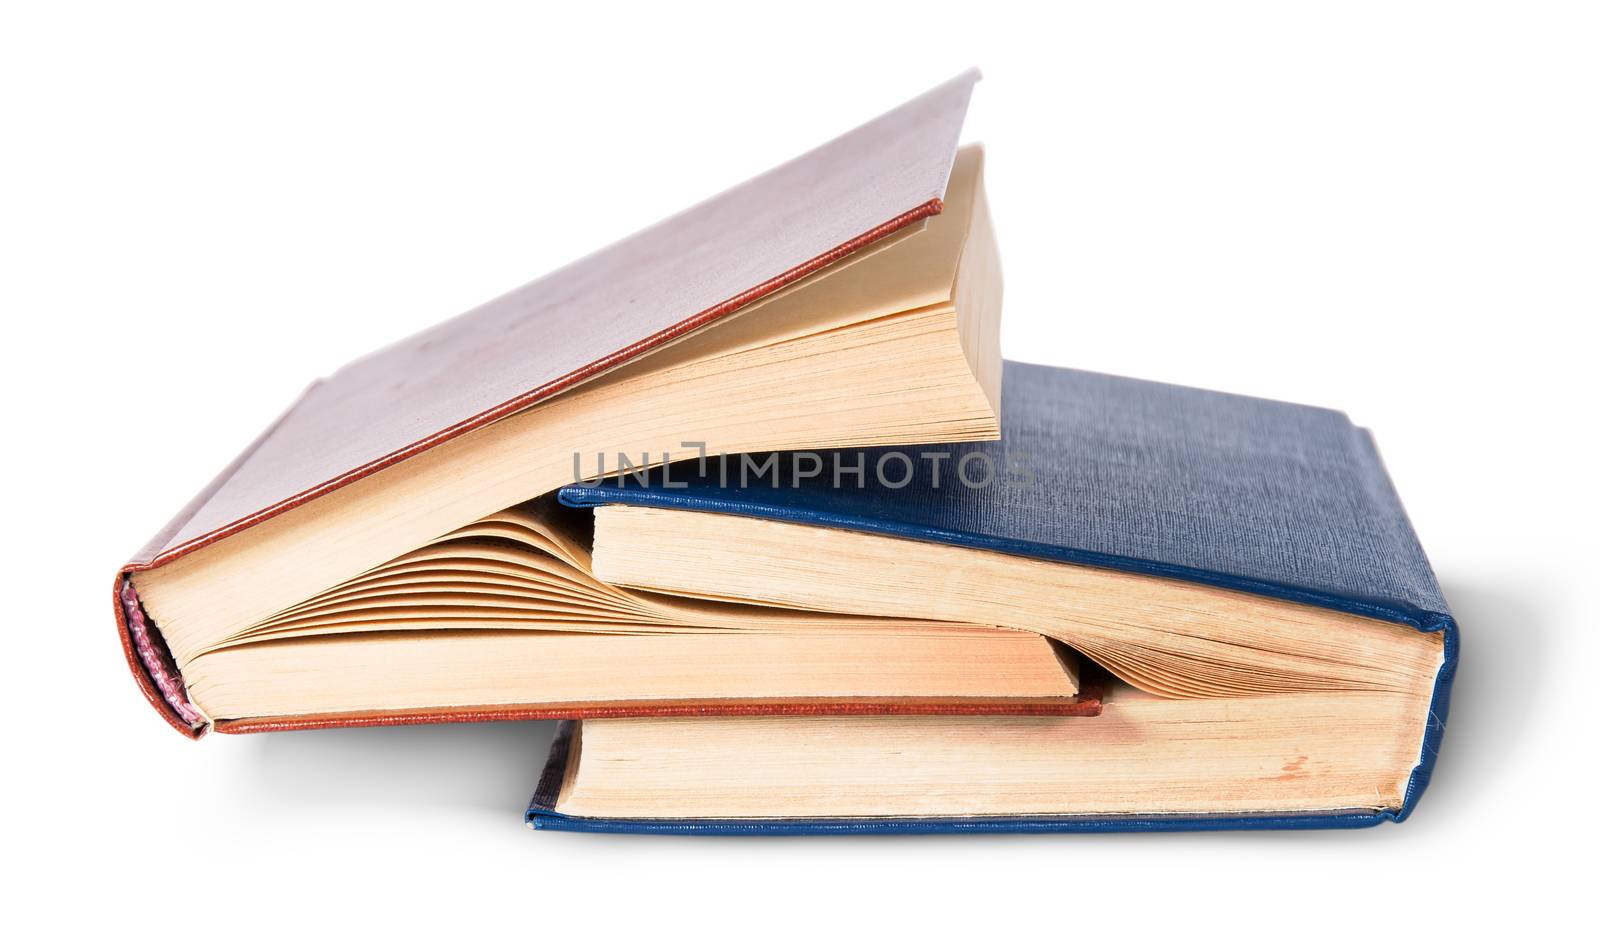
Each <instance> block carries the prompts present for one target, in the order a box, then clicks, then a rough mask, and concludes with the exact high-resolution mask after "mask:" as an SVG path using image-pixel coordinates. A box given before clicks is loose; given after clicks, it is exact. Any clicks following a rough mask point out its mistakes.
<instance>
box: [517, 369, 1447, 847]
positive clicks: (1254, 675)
mask: <svg viewBox="0 0 1600 931" xmlns="http://www.w3.org/2000/svg"><path fill="white" fill-rule="evenodd" d="M1003 396H1004V398H1005V409H1004V413H1003V429H1002V438H1001V439H1000V440H998V441H994V442H970V443H958V444H950V445H941V446H935V447H910V446H905V447H883V448H876V449H871V450H823V451H811V452H789V453H785V454H783V455H781V456H775V457H768V458H769V459H770V460H771V461H770V462H769V461H766V460H765V459H761V458H759V457H757V459H758V461H757V464H756V465H754V466H753V465H751V463H750V462H749V461H747V460H749V459H751V458H752V457H747V456H735V457H720V458H718V459H715V460H705V461H700V462H680V463H676V464H673V465H672V466H670V467H669V468H666V469H657V470H655V471H653V472H644V473H639V474H632V475H623V476H619V477H616V478H613V479H611V480H607V481H604V482H599V483H592V484H590V483H583V484H574V485H571V486H568V487H567V488H564V489H563V490H562V491H561V493H560V497H561V500H562V501H563V502H565V503H567V504H569V505H572V506H580V507H591V508H594V509H595V518H594V528H593V550H592V552H593V557H592V558H593V562H592V566H593V571H594V574H595V575H596V576H597V577H598V578H599V579H601V580H602V581H604V582H606V583H608V584H614V585H618V586H625V587H627V588H629V589H630V590H636V591H647V592H656V593H663V594H671V595H673V596H693V597H697V598H705V599H720V600H726V601H729V602H732V603H737V604H748V605H761V606H769V607H778V606H781V607H785V608H789V609H794V610H803V611H820V612H842V613H851V614H878V615H882V616H886V617H897V618H903V619H908V620H909V619H914V618H915V619H925V620H930V621H944V622H951V623H970V624H985V625H993V626H997V627H1006V628H1011V629H1014V630H1020V631H1026V632H1030V633H1035V634H1039V635H1042V636H1046V637H1049V638H1051V639H1053V640H1055V641H1057V642H1060V643H1062V644H1064V645H1066V646H1067V647H1069V648H1070V649H1072V650H1073V651H1075V652H1077V653H1078V654H1081V656H1082V657H1084V658H1085V661H1084V664H1083V667H1082V669H1083V671H1082V673H1081V674H1082V675H1083V676H1084V678H1085V680H1097V681H1098V682H1100V683H1101V693H1100V697H1101V708H1100V714H1099V715H1098V716H1094V717H1077V718H1066V717H1056V718H1043V717H1041V718H1031V719H1030V718H1025V717H1021V716H992V717H978V718H954V717H948V716H947V717H938V716H916V717H907V718H886V717H875V716H862V717H854V718H848V719H846V718H841V717H837V716H832V717H830V716H819V717H812V718H805V719H793V720H775V719H772V718H769V717H759V716H735V717H729V718H726V719H717V720H711V719H695V720H681V721H676V720H653V719H652V720H646V719H633V720H617V721H609V720H608V721H586V722H583V723H581V724H578V725H575V726H572V727H569V728H567V729H566V731H565V733H566V734H567V738H566V739H565V740H564V741H563V742H561V743H560V744H559V745H558V746H557V747H556V748H555V750H554V753H553V755H552V758H551V766H550V768H549V771H548V776H549V778H547V779H546V780H544V781H543V782H542V783H541V785H542V788H541V790H540V792H539V794H538V795H537V796H536V797H535V799H534V802H533V804H532V805H531V806H530V810H529V818H530V820H531V821H532V822H533V823H534V824H535V826H538V827H548V828H560V829H572V830H603V831H609V830H637V831H667V832H733V833H743V832H759V831H775V832H813V831H815V832H834V831H913V832H916V831H933V830H950V831H968V830H1016V831H1036V830H1113V829H1115V830H1150V829H1176V828H1220V827H1320V826H1335V825H1343V826H1355V825H1364V824H1372V823H1376V822H1378V821H1382V820H1390V819H1393V820H1398V819H1401V818H1404V817H1406V815H1407V814H1409V812H1410V811H1411V810H1412V809H1413V808H1414V806H1415V805H1416V803H1417V799H1418V798H1419V796H1420V795H1421V794H1422V791H1423V789H1424V788H1425V787H1426V785H1427V783H1428V779H1429V775H1430V773H1431V770H1432V767H1433V764H1434V760H1435V758H1436V755H1437V752H1438V748H1439V744H1440V740H1441V738H1442V734H1443V728H1444V722H1445V718H1446V714H1447V710H1448V705H1449V687H1450V682H1451V679H1452V676H1453V674H1454V670H1455V665H1456V661H1457V653H1458V650H1459V644H1458V633H1457V630H1456V625H1455V623H1454V621H1453V620H1452V619H1451V617H1450V614H1449V609H1448V607H1447V605H1446V604H1445V601H1444V598H1443V596H1442V594H1441V593H1440V591H1439V587H1438V584H1437V582H1436V580H1435V578H1434V575H1433V572H1432V570H1431V568H1430V567H1429V564H1428V561H1427V558H1426V556H1425V554H1424V553H1423V550H1422V548H1421V545H1420V544H1419V543H1418V541H1417V538H1416V535H1415V533H1414V532H1413V530H1412V528H1411V525H1410V522H1409V520H1408V519H1407V517H1406V514H1405V511H1404V509H1403V508H1402V506H1401V504H1400V500H1399V498H1398V496H1397V495H1396V493H1395V490H1394V488H1393V486H1392V484H1391V483H1390V480H1389V478H1388V475H1387V473H1386V471H1385V469H1384V467H1383V464H1382V462H1381V460H1380V459H1379V457H1378V453H1377V450H1376V447H1375V446H1374V444H1373V440H1372V437H1371V435H1370V433H1369V432H1368V431H1366V430H1363V429H1360V428H1358V427H1356V426H1354V425H1352V424H1351V423H1350V421H1349V419H1348V418H1346V417H1345V416H1344V415H1343V414H1340V413H1338V412H1335V411H1330V410H1324V409H1319V408H1313V407H1306V406H1301V405H1295V404H1287V403H1281V402H1275V401H1266V400H1260V399H1255V398H1248V397H1241V396H1236V395H1229V394H1223V393H1219V392H1212V391H1204V390H1199V389H1194V388H1184V387H1178V386H1173V385H1166V384H1160V383H1156V382H1149V381H1140V380H1136V379H1129V378H1120V377H1114V376H1109V375H1097V374H1091V373H1086V372H1077V371H1071V370H1066V369H1054V368H1048V367H1044V366H1034V365H1024V364H1018V363H1006V365H1005V369H1004V388H1003Z"/></svg>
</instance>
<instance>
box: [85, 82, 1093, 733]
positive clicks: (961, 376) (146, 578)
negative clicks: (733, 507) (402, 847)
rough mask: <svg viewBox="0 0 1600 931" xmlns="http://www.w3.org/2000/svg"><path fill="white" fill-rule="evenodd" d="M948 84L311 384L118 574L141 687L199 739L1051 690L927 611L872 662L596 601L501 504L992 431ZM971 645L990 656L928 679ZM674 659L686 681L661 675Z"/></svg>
mask: <svg viewBox="0 0 1600 931" xmlns="http://www.w3.org/2000/svg"><path fill="white" fill-rule="evenodd" d="M975 80H976V75H975V74H967V75H963V76H961V77H959V78H956V79H955V80H953V81H951V82H949V83H947V84H945V85H942V86H940V87H938V88H935V89H934V90H932V91H930V92H928V93H927V94H925V95H923V96H921V97H919V98H917V99H915V100H913V101H911V102H910V103H907V104H905V105H904V106H902V107H900V108H898V109H896V110H894V111H891V112H890V113H888V114H886V115H884V116H882V117H880V118H878V119H876V120H874V121H872V122H870V123H868V124H866V125H864V126H862V127H860V128H859V129H856V130H854V131H853V132H850V133H848V134H846V135H845V136H843V137H841V138H839V139H836V140H834V141H833V142H830V143H828V144H826V145H824V146H822V147H820V148H818V149H816V150H814V151H812V152H810V153H808V154H806V155H803V156H801V157H799V158H798V159H795V160H794V161H792V162H789V163H787V164H785V165H783V166H781V167H779V168H777V169H774V170H773V171H771V172H769V173H767V174H764V175H762V176H760V177H758V178H756V179H754V180H751V181H749V182H747V183H745V184H743V185H740V186H739V187H736V188H734V189H732V190H730V191H729V192H727V193H725V194H723V195H720V196H719V197H716V198H714V199H712V200H711V201H708V202H706V203H704V204H702V205H700V206H698V207H695V208H692V209H690V210H688V211H686V212H684V213H681V214H679V215H677V216H675V217H673V218H671V219H669V220H666V221H664V222H663V223H661V224H659V225H657V226H654V227H651V228H650V229H648V230H645V231H644V232H642V233H639V234H637V235H636V236H633V237H631V238H629V239H626V240H624V241H623V242H620V243H618V244H616V245H615V246H612V247H610V248H608V249H605V250H603V251H601V252H599V253H596V254H595V255H593V256H591V257H590V258H587V259H584V260H582V261H580V262H578V263H576V264H574V265H571V266H568V267H566V268H564V269H561V270H560V271H557V272H554V273H552V274H550V275H548V276H546V277H544V278H541V279H539V280H538V281H535V282H534V283H532V284H530V285H527V286H525V287H523V288H521V289H518V290H516V291H514V292H511V293H510V294H507V295H505V296H504V297H501V298H499V299H497V300H495V301H492V302H490V303H489V304H487V305H485V306H483V307H480V308H478V309H477V310H474V311H472V312H470V313H467V314H465V315H463V316H460V317H457V318H455V319H453V320H450V321H448V322H446V323H443V324H441V325H439V326H437V327H435V328H433V329H430V330H428V331H426V332H423V333H420V334H417V335H416V336H415V337H413V338H411V339H408V340H405V341H403V342H401V343H399V344H397V345H394V346H391V347H389V348H387V349H384V350H382V351H380V352H377V353H375V354H373V355H370V356H367V357H365V358H363V359H361V360H358V361H356V362H353V363H351V364H350V365H349V366H347V367H345V368H343V369H341V370H340V371H339V372H337V373H335V374H334V375H333V376H331V377H329V378H327V379H325V380H322V381H319V382H317V383H315V384H314V385H312V387H311V388H310V389H309V390H308V391H307V392H306V394H305V395H304V396H303V397H302V398H301V399H300V400H299V401H298V402H297V403H296V404H295V405H294V406H293V407H292V408H291V409H290V410H289V411H288V412H287V413H286V414H284V415H283V417H282V418H281V419H280V420H279V421H278V422H277V423H276V424H274V425H273V426H271V427H270V428H268V429H267V431H266V432H265V433H263V434H262V436H261V438H260V439H259V440H257V441H256V442H255V443H254V444H253V445H252V446H251V447H250V448H249V449H247V450H246V451H245V452H244V453H242V454H241V455H240V456H239V457H238V458H237V459H236V461H235V462H234V463H233V464H232V465H231V466H229V467H228V469H227V470H226V471H225V472H224V473H223V474H222V475H220V476H219V477H218V478H217V479H216V480H215V481H214V482H213V483H212V484H211V485H210V486H209V487H207V488H206V489H205V490H204V491H202V492H201V493H200V494H199V495H198V496H197V497H196V498H195V500H194V501H193V502H191V503H190V504H189V505H188V506H187V507H185V508H184V509H183V510H182V511H181V512H180V513H179V515H178V516H177V517H175V518H174V519H173V520H172V521H171V522H170V523H169V524H168V526H167V527H166V528H164V529H163V530H162V531H160V532H159V533H158V534H157V535H156V536H155V538H154V539H152V540H151V542H150V543H149V544H148V545H147V546H146V547H144V548H143V549H142V550H141V551H140V552H139V553H138V554H137V555H136V556H135V557H134V558H132V559H131V560H130V561H129V562H128V563H127V564H126V565H125V566H123V567H122V569H121V570H119V571H118V573H117V576H116V584H115V592H114V599H113V600H114V604H115V610H116V615H117V627H118V631H119V634H120V635H121V637H122V640H123V644H124V647H125V650H126V653H127V656H128V661H129V664H130V667H131V669H132V670H133V673H134V675H135V677H136V678H137V679H138V681H139V683H140V685H141V687H142V689H143V690H144V692H145V695H146V696H147V698H148V699H149V700H150V701H151V702H152V704H154V706H155V707H156V708H157V710H158V711H160V713H161V714H162V715H163V717H165V718H166V720H167V721H168V722H169V723H171V724H172V725H173V726H174V727H176V728H178V729H179V730H181V731H183V732H185V733H189V734H195V735H198V734H202V733H204V732H205V731H207V730H208V729H212V728H215V729H217V730H247V729H261V728H286V727H307V726H321V725H328V724H361V723H392V722H397V721H436V720H453V719H471V718H483V717H518V716H523V717H525V716H540V715H552V714H560V715H572V714H581V713H584V712H585V711H586V710H592V711H594V712H595V713H612V712H614V711H615V709H616V708H618V707H619V706H626V707H627V708H629V709H630V710H631V712H632V713H644V712H646V711H649V710H651V709H655V710H657V711H663V712H664V711H681V710H683V709H685V708H692V707H698V708H704V709H711V710H715V709H716V708H719V707H720V708H730V707H745V708H747V709H749V708H763V709H768V710H771V709H773V708H775V707H777V706H778V705H786V706H792V707H793V708H795V709H803V710H810V711H816V710H826V709H827V708H829V707H832V708H834V709H835V710H846V711H848V710H852V708H853V709H854V710H860V709H862V708H882V707H888V706H895V707H899V706H904V707H920V708H924V709H926V708H950V709H952V710H959V709H960V708H962V707H965V705H964V704H963V703H964V702H966V701H967V700H968V699H972V700H977V699H980V698H981V699H983V700H985V701H987V700H990V699H995V698H1000V699H1007V700H1012V699H1014V700H1016V701H1017V702H1020V703H1021V704H1022V705H1026V704H1027V703H1028V702H1031V701H1034V700H1036V699H1047V700H1048V701H1050V702H1057V703H1059V702H1060V700H1062V699H1066V700H1068V703H1069V704H1070V703H1071V702H1070V699H1071V697H1072V692H1073V690H1074V688H1075V686H1074V685H1073V684H1072V682H1071V678H1070V671H1069V670H1066V669H1065V667H1063V666H1062V664H1061V662H1060V661H1059V659H1058V658H1057V654H1056V652H1055V650H1054V649H1053V648H1052V647H1051V646H1050V644H1048V643H1046V642H1045V640H1044V638H1041V637H1039V636H1038V635H1031V634H1029V635H1023V634H1018V633H1017V632H1015V631H998V630H988V631H983V630H974V629H970V628H969V629H961V630H957V629H954V626H952V625H946V626H947V627H950V628H951V629H949V630H939V631H935V630H933V629H932V628H928V627H922V628H919V631H918V632H916V633H914V634H912V635H911V636H910V637H909V638H901V639H897V640H894V641H893V644H894V645H891V641H890V640H889V639H886V638H891V637H899V635H900V634H901V633H902V632H903V631H902V628H903V627H904V625H903V624H899V623H886V622H885V621H884V620H883V619H879V618H872V617H865V618H860V619H856V620H854V621H844V622H839V623H833V622H828V623H821V624H818V625H815V626H813V627H811V628H807V629H804V630H800V631H793V630H789V629H787V628H785V629H783V630H775V629H773V627H774V625H773V624H772V623H771V622H770V618H769V617H768V614H767V613H766V612H763V611H760V610H748V609H742V608H730V607H727V606H722V607H706V606H703V605H699V606H697V605H694V604H684V603H683V602H682V601H681V600H678V599H660V598H650V597H647V596H643V595H638V594H629V593H620V592H618V591H617V590H616V589H615V588H614V587H608V586H606V585H604V584H600V583H597V582H595V580H593V579H592V578H590V577H589V576H588V575H587V572H586V566H585V565H584V560H585V559H586V556H584V555H583V554H582V553H581V550H582V546H581V544H578V543H574V542H573V540H572V539H571V538H570V537H568V536H564V535H563V531H561V530H560V529H559V527H556V526H555V525H554V524H551V523H549V522H547V521H545V520H544V516H547V512H539V511H538V509H536V508H534V509H530V508H526V507H523V506H522V505H523V504H524V503H525V502H528V501H531V500H533V499H536V498H538V497H539V496H540V495H542V494H544V493H546V492H549V491H551V490H553V489H555V488H558V487H559V486H561V485H563V484H565V483H568V482H570V481H572V480H574V479H575V478H583V477H586V476H587V475H588V474H591V473H599V472H605V471H611V470H614V469H615V468H616V467H617V465H618V462H617V460H615V459H613V460H610V461H609V462H607V461H605V460H603V459H602V458H601V457H602V456H603V455H623V456H628V457H632V459H629V460H626V461H639V460H641V459H645V458H647V457H652V456H653V457H655V461H657V462H659V461H661V457H662V456H664V455H686V454H687V453H684V449H685V447H686V446H692V447H693V448H694V449H696V450H707V451H709V452H711V453H731V452H737V451H741V450H769V449H793V448H808V447H816V446H871V445H877V444H883V443H932V442H948V441H959V440H982V439H991V438H993V437H994V436H996V435H997V432H998V421H997V411H998V409H999V405H1000V374H999V373H1000V364H999V359H998V350H997V346H998V340H997V328H998V325H999V313H1000V272H999V265H998V259H997V253H996V248H995V243H994V238H993V234H992V231H991V229H990V225H989V222H988V215H987V210H986V207H985V202H984V197H983V188H982V183H981V171H982V155H981V152H980V151H979V150H977V149H975V148H969V149H964V150H961V151H960V152H959V153H958V151H957V143H958V140H959V134H960V128H961V124H962V120H963V116H964V113H965V111H966V107H967V101H968V98H969V95H970V92H971V88H972V84H973V82H974V81H975ZM789 626H790V627H792V626H793V625H789ZM667 629H672V630H675V631H676V633H677V634H682V635H683V636H681V637H678V638H677V639H668V638H666V637H665V636H653V635H654V634H659V633H661V632H662V631H664V630H667ZM694 631H698V632H699V633H692V632H694ZM730 631H732V632H737V634H736V635H735V634H732V633H729V632H730ZM695 637H699V640H698V641H696V640H695ZM805 638H810V639H805ZM819 638H820V639H819ZM828 638H834V639H828ZM838 638H845V639H838ZM850 638H858V639H850ZM859 638H865V639H859ZM874 638H876V639H874ZM695 643H699V644H700V645H699V646H695V645H694V644H695ZM968 650H972V651H977V652H978V653H982V652H983V651H994V655H996V656H999V655H1002V654H1003V655H1006V656H1007V657H1008V660H1007V662H1006V663H997V664H981V665H979V666H977V667H974V666H973V664H971V663H968V664H967V666H968V667H969V670H970V671H971V672H972V675H971V676H969V677H968V678H967V679H966V680H963V679H962V678H961V677H960V676H955V677H951V676H949V675H947V674H946V673H947V672H948V666H949V664H950V663H952V662H955V661H956V660H957V659H958V658H959V655H960V654H961V653H962V652H963V651H968ZM697 651H698V652H697ZM888 654H894V655H893V656H888ZM695 655H699V656H700V657H701V662H700V663H699V668H700V669H701V670H702V673H701V675H700V676H699V678H698V679H696V678H695V677H694V676H690V675H688V674H687V673H685V674H684V675H682V676H680V677H679V678H677V679H672V681H667V679H670V678H671V677H670V676H668V674H667V670H668V669H669V667H671V668H678V669H680V670H685V669H689V668H690V667H692V666H694V665H695V664H694V661H693V659H692V657H693V656H695ZM863 656H871V657H879V658H881V661H877V660H875V661H874V662H875V664H876V665H877V666H878V667H881V669H882V671H883V675H881V676H880V677H879V678H878V679H877V680H875V684H872V685H869V684H866V683H865V682H864V681H863V680H864V677H863V676H862V675H861V668H863V667H861V665H860V662H858V661H857V660H859V658H860V657H863ZM886 656H887V658H886V659H883V657H886ZM828 657H834V658H836V659H837V660H838V661H837V662H834V663H832V664H830V663H829V662H828V661H827V658H828ZM850 657H856V658H857V659H856V660H851V659H849V658H850ZM786 663H787V664H788V665H786ZM852 663H855V665H852ZM897 664H898V665H897ZM534 669H537V670H541V672H539V673H537V674H536V673H533V672H530V671H529V670H534ZM638 670H649V671H650V673H651V674H649V675H644V674H635V673H636V672H637V671H638ZM752 672H759V673H760V674H759V675H753V674H752ZM291 680H293V681H295V682H299V683H302V684H303V686H304V687H303V688H301V689H300V690H299V691H298V692H295V693H293V694H291V693H290V692H289V691H287V690H286V689H285V688H284V684H285V683H286V682H289V681H291ZM763 682H765V683H767V684H766V685H763V684H762V683H763ZM946 698H949V699H952V702H950V703H947V704H941V703H940V702H939V701H934V702H932V703H931V704H930V703H929V702H928V701H927V699H936V700H939V699H946ZM822 699H828V700H832V699H838V701H833V702H832V704H829V703H828V701H821V702H820V703H819V700H822ZM845 699H857V700H859V701H858V702H857V704H855V705H854V706H850V702H849V701H845ZM908 699H914V700H913V701H906V700H908ZM774 700H778V701H776V704H775V702H774ZM883 700H890V701H889V705H887V706H886V705H885V704H884V702H883ZM740 702H746V703H745V704H743V705H741V704H740ZM749 702H754V704H750V703H749ZM846 706H849V707H846ZM1013 706H1014V707H1018V705H1016V704H1015V702H1014V703H1013ZM984 707H989V706H984Z"/></svg>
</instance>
